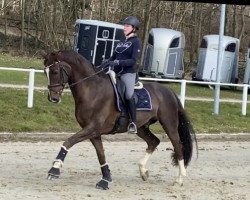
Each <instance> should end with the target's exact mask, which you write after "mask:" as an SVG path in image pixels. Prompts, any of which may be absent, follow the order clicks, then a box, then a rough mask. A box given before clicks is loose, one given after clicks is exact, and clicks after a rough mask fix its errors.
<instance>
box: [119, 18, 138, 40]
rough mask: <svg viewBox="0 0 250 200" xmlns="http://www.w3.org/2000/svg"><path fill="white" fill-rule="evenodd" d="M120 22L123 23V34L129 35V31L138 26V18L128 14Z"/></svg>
mask: <svg viewBox="0 0 250 200" xmlns="http://www.w3.org/2000/svg"><path fill="white" fill-rule="evenodd" d="M122 24H123V25H124V34H125V36H129V35H130V34H131V33H135V32H136V31H137V30H139V27H140V22H139V20H138V19H137V18H136V17H134V16H129V17H127V18H126V19H124V20H123V21H122Z"/></svg>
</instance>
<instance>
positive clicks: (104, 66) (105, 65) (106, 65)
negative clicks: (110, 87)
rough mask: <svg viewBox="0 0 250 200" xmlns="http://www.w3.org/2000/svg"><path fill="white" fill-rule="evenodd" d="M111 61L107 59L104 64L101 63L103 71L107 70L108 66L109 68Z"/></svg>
mask: <svg viewBox="0 0 250 200" xmlns="http://www.w3.org/2000/svg"><path fill="white" fill-rule="evenodd" d="M109 62H110V61H109V60H108V59H106V60H103V61H102V63H101V65H100V67H101V68H102V69H106V68H107V67H108V66H109Z"/></svg>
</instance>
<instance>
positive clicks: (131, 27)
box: [123, 24, 133, 35]
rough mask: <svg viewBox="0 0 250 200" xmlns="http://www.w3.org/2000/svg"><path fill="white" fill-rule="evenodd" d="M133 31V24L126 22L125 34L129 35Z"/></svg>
mask: <svg viewBox="0 0 250 200" xmlns="http://www.w3.org/2000/svg"><path fill="white" fill-rule="evenodd" d="M132 31H133V26H132V25H129V24H124V28H123V32H124V35H128V34H129V33H131V32H132Z"/></svg>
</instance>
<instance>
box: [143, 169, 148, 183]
mask: <svg viewBox="0 0 250 200" xmlns="http://www.w3.org/2000/svg"><path fill="white" fill-rule="evenodd" d="M148 177H149V172H148V170H146V171H145V172H144V173H143V174H141V178H142V180H144V181H146V180H148Z"/></svg>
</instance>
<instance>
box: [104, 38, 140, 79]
mask: <svg viewBox="0 0 250 200" xmlns="http://www.w3.org/2000/svg"><path fill="white" fill-rule="evenodd" d="M140 53H141V42H140V40H139V38H138V37H137V36H133V37H130V38H128V39H126V40H125V41H121V42H119V43H118V44H117V45H116V47H115V50H114V52H113V55H112V56H111V57H110V59H109V60H111V61H113V60H118V61H119V65H118V66H116V67H115V69H114V71H115V72H116V73H117V74H125V73H136V72H137V70H136V60H137V59H138V57H139V56H140Z"/></svg>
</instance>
